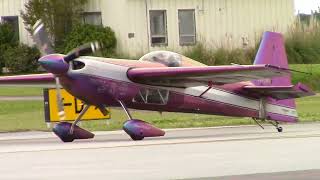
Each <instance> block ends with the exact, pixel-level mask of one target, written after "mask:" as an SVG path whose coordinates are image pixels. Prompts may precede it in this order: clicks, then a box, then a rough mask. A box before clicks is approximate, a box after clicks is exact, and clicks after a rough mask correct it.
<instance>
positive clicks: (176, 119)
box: [0, 95, 320, 132]
mask: <svg viewBox="0 0 320 180" xmlns="http://www.w3.org/2000/svg"><path fill="white" fill-rule="evenodd" d="M297 105H298V112H299V117H300V120H301V122H310V121H319V120H320V112H319V107H320V95H317V96H312V97H306V98H301V99H298V100H297ZM0 107H1V108H0V132H8V131H27V130H41V131H48V130H49V129H47V128H46V124H45V123H44V114H43V104H42V101H1V102H0ZM111 112H112V118H111V119H110V120H98V121H90V122H82V126H83V127H84V128H86V129H88V130H91V131H93V130H117V129H121V128H122V124H123V122H124V121H125V120H126V119H127V117H126V115H125V113H124V112H123V111H122V110H120V109H112V110H111ZM132 115H133V117H134V118H137V119H143V120H145V121H148V122H150V123H152V124H154V125H155V126H157V127H160V128H186V127H212V126H221V125H223V126H227V125H244V124H254V122H253V121H252V120H251V119H250V118H232V117H224V116H213V115H197V114H184V113H163V114H162V115H161V114H159V113H157V112H149V111H132Z"/></svg>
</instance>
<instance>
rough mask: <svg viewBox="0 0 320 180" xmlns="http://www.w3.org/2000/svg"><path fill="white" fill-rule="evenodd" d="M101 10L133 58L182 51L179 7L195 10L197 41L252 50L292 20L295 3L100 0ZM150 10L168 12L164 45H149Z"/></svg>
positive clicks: (275, 0) (278, 0) (288, 0)
mask: <svg viewBox="0 0 320 180" xmlns="http://www.w3.org/2000/svg"><path fill="white" fill-rule="evenodd" d="M101 7H103V8H102V20H103V24H104V25H107V26H111V27H112V28H113V29H114V30H115V32H116V35H117V39H118V49H119V50H120V51H121V52H123V53H125V54H129V55H133V56H135V55H140V54H144V53H146V52H148V51H152V50H157V49H168V50H173V51H182V50H183V48H186V47H185V46H184V47H182V46H180V45H179V26H178V10H179V9H194V10H195V19H196V32H197V33H196V35H197V42H204V43H206V44H207V45H210V46H212V47H216V46H226V47H228V48H234V47H242V46H244V45H246V44H247V45H249V46H253V45H254V44H255V42H256V40H258V39H259V37H260V36H261V34H262V33H263V32H264V31H267V30H269V31H278V32H282V33H285V32H286V31H287V29H288V28H289V26H290V25H291V24H292V22H293V20H294V1H293V0H117V1H114V0H103V1H101ZM149 10H166V13H167V33H168V45H167V46H161V47H152V46H151V45H150V29H149V28H150V27H149V24H150V22H149ZM128 33H134V34H135V36H134V38H129V37H128Z"/></svg>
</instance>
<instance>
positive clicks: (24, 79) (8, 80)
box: [0, 73, 55, 85]
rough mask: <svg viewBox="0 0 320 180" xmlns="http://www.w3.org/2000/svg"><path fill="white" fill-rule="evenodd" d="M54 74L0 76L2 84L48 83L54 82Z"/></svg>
mask: <svg viewBox="0 0 320 180" xmlns="http://www.w3.org/2000/svg"><path fill="white" fill-rule="evenodd" d="M54 80H55V79H54V75H53V74H51V73H47V74H30V75H16V76H0V84H16V85H25V84H31V85H32V84H48V83H54Z"/></svg>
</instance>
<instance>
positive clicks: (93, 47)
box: [64, 41, 101, 63]
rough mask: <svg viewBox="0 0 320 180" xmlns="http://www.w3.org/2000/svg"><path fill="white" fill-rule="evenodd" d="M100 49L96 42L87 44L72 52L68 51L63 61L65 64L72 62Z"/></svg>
mask: <svg viewBox="0 0 320 180" xmlns="http://www.w3.org/2000/svg"><path fill="white" fill-rule="evenodd" d="M100 48H101V46H100V44H99V42H97V41H95V42H91V43H87V44H84V45H82V46H79V47H77V48H75V49H73V50H72V51H70V52H69V53H68V54H67V55H66V56H65V57H64V60H65V62H67V63H69V62H70V61H72V60H74V59H76V58H78V57H80V56H83V55H86V54H89V53H94V52H96V51H98V50H100Z"/></svg>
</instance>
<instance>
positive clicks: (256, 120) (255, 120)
mask: <svg viewBox="0 0 320 180" xmlns="http://www.w3.org/2000/svg"><path fill="white" fill-rule="evenodd" d="M252 119H253V120H254V122H256V123H257V124H258V125H259V126H260V127H261V129H264V127H263V126H262V125H261V124H260V123H259V121H258V119H257V118H252Z"/></svg>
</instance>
